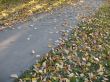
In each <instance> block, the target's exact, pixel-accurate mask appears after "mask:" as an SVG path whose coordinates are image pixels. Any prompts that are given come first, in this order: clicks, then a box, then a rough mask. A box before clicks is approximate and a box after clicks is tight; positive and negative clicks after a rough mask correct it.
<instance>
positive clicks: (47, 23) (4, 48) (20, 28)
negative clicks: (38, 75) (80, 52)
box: [0, 0, 104, 82]
mask: <svg viewBox="0 0 110 82" xmlns="http://www.w3.org/2000/svg"><path fill="white" fill-rule="evenodd" d="M103 1H104V0H84V2H79V3H77V4H76V5H74V6H66V7H62V8H60V9H56V10H54V11H53V12H51V13H45V14H41V15H39V16H33V17H32V18H31V21H28V22H26V23H23V24H18V25H15V26H14V27H15V29H5V30H4V31H2V32H0V82H12V79H11V78H10V74H15V73H17V74H18V75H19V74H21V73H22V71H24V70H25V69H27V68H29V67H30V65H32V64H33V63H34V62H35V60H36V55H42V54H44V53H46V52H48V51H49V50H50V48H48V42H49V41H50V40H51V42H53V43H54V41H56V40H57V39H58V38H60V34H59V31H61V30H65V29H66V30H71V28H72V27H74V26H75V25H76V24H77V22H78V20H77V18H78V16H81V15H86V16H88V15H91V14H92V13H94V12H95V10H97V8H99V6H100V5H101V4H102V3H103ZM66 20H67V21H66ZM65 21H66V22H68V26H67V27H64V26H63V25H62V24H63V23H65ZM33 49H34V50H35V51H36V54H33V55H32V54H31V51H32V50H33ZM38 58H39V57H38V56H37V59H38Z"/></svg>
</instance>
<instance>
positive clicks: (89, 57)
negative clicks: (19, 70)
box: [16, 4, 110, 82]
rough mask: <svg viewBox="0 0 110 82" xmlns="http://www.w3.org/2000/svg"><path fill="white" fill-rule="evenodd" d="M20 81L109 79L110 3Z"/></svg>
mask: <svg viewBox="0 0 110 82" xmlns="http://www.w3.org/2000/svg"><path fill="white" fill-rule="evenodd" d="M63 37H64V36H63ZM18 80H21V81H23V82H24V81H27V82H28V81H34V80H36V81H37V82H110V4H106V5H104V6H103V7H101V8H100V9H99V11H98V12H97V13H96V14H95V16H93V17H91V18H90V19H88V20H87V21H85V22H82V23H80V24H78V26H77V27H76V28H74V29H73V31H72V33H71V35H70V37H69V38H68V41H67V40H65V39H62V40H61V44H60V45H59V46H58V47H56V48H55V49H52V50H51V51H50V52H49V53H47V54H45V56H44V57H42V58H41V59H40V60H39V61H38V62H37V63H36V64H35V65H33V66H32V67H31V69H29V70H27V71H25V72H24V73H23V74H22V75H21V76H20V77H19V79H17V80H16V81H18Z"/></svg>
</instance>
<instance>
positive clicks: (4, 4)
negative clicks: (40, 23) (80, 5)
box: [0, 0, 78, 26]
mask: <svg viewBox="0 0 110 82" xmlns="http://www.w3.org/2000/svg"><path fill="white" fill-rule="evenodd" d="M69 1H71V0H0V25H1V26H12V25H13V24H15V23H17V22H23V21H26V20H27V19H28V18H29V17H30V16H31V15H33V14H34V13H37V14H39V13H42V12H47V11H50V10H52V9H53V8H56V7H58V6H59V5H61V4H64V3H66V2H69ZM74 1H78V0H74Z"/></svg>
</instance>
